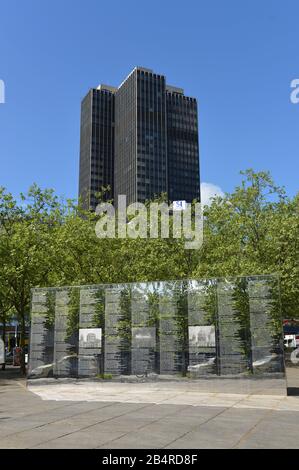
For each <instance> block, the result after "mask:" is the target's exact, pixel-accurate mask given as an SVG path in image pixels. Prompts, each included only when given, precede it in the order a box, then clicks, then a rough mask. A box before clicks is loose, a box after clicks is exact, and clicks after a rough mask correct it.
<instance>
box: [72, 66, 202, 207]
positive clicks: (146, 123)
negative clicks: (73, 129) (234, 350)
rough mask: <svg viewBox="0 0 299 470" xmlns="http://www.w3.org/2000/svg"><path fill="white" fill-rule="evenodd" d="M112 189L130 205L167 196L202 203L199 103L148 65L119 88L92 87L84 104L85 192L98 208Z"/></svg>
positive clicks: (82, 163)
mask: <svg viewBox="0 0 299 470" xmlns="http://www.w3.org/2000/svg"><path fill="white" fill-rule="evenodd" d="M107 185H110V187H111V188H112V190H113V195H114V199H115V201H116V202H117V196H118V195H121V194H125V195H126V196H127V203H128V204H130V203H132V202H135V201H140V202H144V201H145V200H146V199H152V198H153V197H154V196H155V195H159V194H161V193H168V196H169V199H170V200H171V201H173V200H185V201H187V202H191V201H192V200H193V199H197V200H198V199H199V198H200V189H199V152H198V121H197V102H196V99H195V98H189V97H186V96H185V95H184V92H183V90H182V89H180V88H175V87H170V86H168V85H166V80H165V77H164V76H163V75H159V74H155V73H154V72H153V71H152V70H149V69H145V68H143V67H136V68H135V69H134V70H133V71H132V72H131V73H130V74H129V75H128V77H127V78H126V79H125V80H124V81H123V82H122V84H121V85H120V86H119V87H118V88H113V87H108V86H104V85H101V86H100V87H99V88H98V89H92V90H91V91H90V92H89V93H88V95H87V96H86V97H85V98H84V100H83V101H82V111H81V148H80V183H79V194H80V195H81V196H82V198H83V199H84V198H85V200H86V201H87V205H88V206H89V207H91V208H94V207H95V205H96V199H95V198H94V193H95V192H97V191H99V190H100V188H101V186H107ZM86 194H90V197H89V198H87V199H86Z"/></svg>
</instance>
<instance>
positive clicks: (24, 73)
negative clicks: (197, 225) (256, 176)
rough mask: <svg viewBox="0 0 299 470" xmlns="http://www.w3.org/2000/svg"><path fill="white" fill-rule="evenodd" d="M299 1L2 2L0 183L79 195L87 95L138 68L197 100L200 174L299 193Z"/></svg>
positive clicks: (222, 182)
mask: <svg viewBox="0 0 299 470" xmlns="http://www.w3.org/2000/svg"><path fill="white" fill-rule="evenodd" d="M298 44H299V3H298V1H297V0H294V1H292V0H285V1H280V0H262V1H261V0H259V1H257V0H250V1H249V0H248V1H247V0H242V1H241V0H225V1H224V0H218V1H217V0H214V1H211V0H194V1H193V0H186V1H185V2H181V1H180V2H178V1H174V0H171V1H168V0H163V1H162V0H160V1H157V0H150V1H144V0H139V1H135V0H126V1H119V0H113V1H111V2H107V1H101V0H84V1H83V0H80V1H79V0H59V1H58V0H26V1H22V0H9V1H4V0H0V79H2V80H4V81H5V85H6V103H5V104H0V185H2V186H5V187H7V189H8V190H10V191H11V192H13V193H14V194H17V193H19V192H20V191H24V190H26V189H27V188H28V187H29V186H30V184H31V183H32V182H36V183H38V184H39V185H41V186H42V187H53V188H54V189H55V190H56V192H57V193H58V194H60V195H64V196H67V197H76V196H77V187H78V161H79V160H78V159H79V123H80V101H81V99H82V97H83V96H84V95H85V94H86V92H87V91H88V89H89V88H90V87H93V86H97V85H98V84H99V83H106V84H112V85H118V84H120V82H121V81H122V80H123V79H124V78H125V76H126V75H127V74H128V73H129V72H130V71H131V69H132V68H133V67H134V66H135V65H143V66H145V67H149V68H152V69H154V70H155V71H156V72H158V73H163V74H165V75H166V77H167V81H168V83H169V84H172V85H177V86H180V87H183V88H184V89H185V93H186V94H189V95H191V96H195V97H197V98H198V101H199V113H200V157H201V174H202V180H203V181H205V182H210V183H213V184H216V185H219V186H220V187H221V188H222V189H223V190H224V191H230V190H232V189H233V187H234V186H235V185H236V184H238V183H239V181H240V178H239V174H238V173H239V170H241V169H245V168H249V167H253V168H254V169H256V170H262V169H263V170H264V169H267V170H270V171H271V173H272V174H273V177H274V179H275V180H276V181H277V183H279V184H281V185H285V186H286V189H287V192H288V194H289V195H294V194H295V193H296V192H297V190H298V167H299V165H298V144H299V104H297V105H294V104H291V102H290V91H291V90H290V82H291V80H292V79H294V78H299V61H298Z"/></svg>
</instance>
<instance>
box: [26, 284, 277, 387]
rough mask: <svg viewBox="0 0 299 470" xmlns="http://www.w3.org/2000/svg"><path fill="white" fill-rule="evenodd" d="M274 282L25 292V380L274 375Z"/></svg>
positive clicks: (127, 285) (275, 295)
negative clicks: (27, 339) (27, 335)
mask: <svg viewBox="0 0 299 470" xmlns="http://www.w3.org/2000/svg"><path fill="white" fill-rule="evenodd" d="M284 369H285V367H284V353H283V333H282V320H281V311H280V294H279V280H278V278H277V277H276V276H251V277H236V278H225V279H223V278H222V279H204V280H188V281H163V282H145V283H132V284H114V285H96V286H81V287H65V288H49V289H46V288H45V289H42V288H41V289H33V291H32V307H31V341H30V356H29V377H30V378H41V377H57V378H58V377H98V378H103V379H109V378H115V379H117V378H120V379H121V378H128V377H131V378H132V379H134V378H136V379H138V378H140V377H142V378H143V379H145V380H146V379H148V380H163V379H166V380H173V379H175V380H179V379H182V380H183V379H194V380H196V379H202V378H213V377H214V378H221V377H222V378H231V377H234V378H238V377H244V378H250V377H252V378H260V377H271V378H282V377H284V373H285V370H284Z"/></svg>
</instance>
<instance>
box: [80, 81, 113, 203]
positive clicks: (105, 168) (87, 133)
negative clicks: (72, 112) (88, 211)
mask: <svg viewBox="0 0 299 470" xmlns="http://www.w3.org/2000/svg"><path fill="white" fill-rule="evenodd" d="M115 91H116V89H114V88H113V87H109V86H105V85H100V86H99V87H98V88H97V89H94V88H93V89H91V90H90V91H89V93H88V94H87V95H86V96H85V98H84V99H83V101H82V104H81V135H80V171H79V196H81V198H82V202H83V205H84V207H85V208H94V207H95V206H96V204H97V202H96V197H95V193H97V192H100V191H101V188H102V187H108V186H110V188H111V190H110V192H109V193H106V197H107V198H111V197H113V175H114V92H115Z"/></svg>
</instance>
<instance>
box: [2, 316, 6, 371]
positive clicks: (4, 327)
mask: <svg viewBox="0 0 299 470" xmlns="http://www.w3.org/2000/svg"><path fill="white" fill-rule="evenodd" d="M2 325H3V330H2V339H3V343H4V364H2V370H5V341H6V321H5V320H3V322H2Z"/></svg>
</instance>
